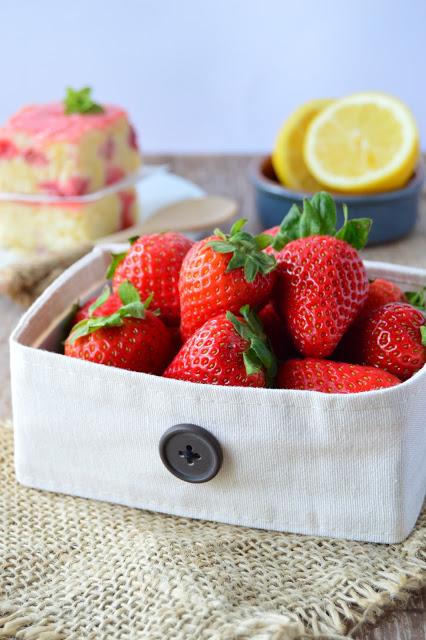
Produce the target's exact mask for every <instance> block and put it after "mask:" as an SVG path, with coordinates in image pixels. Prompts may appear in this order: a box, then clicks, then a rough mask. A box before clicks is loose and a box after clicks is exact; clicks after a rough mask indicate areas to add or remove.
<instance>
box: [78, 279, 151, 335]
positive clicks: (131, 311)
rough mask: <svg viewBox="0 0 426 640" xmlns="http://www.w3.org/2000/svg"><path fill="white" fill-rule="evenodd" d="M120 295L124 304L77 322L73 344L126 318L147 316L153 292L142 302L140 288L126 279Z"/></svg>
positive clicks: (119, 323) (116, 324) (117, 324)
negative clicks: (104, 314) (106, 312)
mask: <svg viewBox="0 0 426 640" xmlns="http://www.w3.org/2000/svg"><path fill="white" fill-rule="evenodd" d="M101 295H102V294H101ZM118 295H119V296H120V300H121V302H122V303H123V304H122V306H121V307H120V308H119V309H118V310H117V311H115V312H114V313H111V314H110V315H108V316H98V317H96V318H95V317H90V316H89V318H87V319H85V320H82V321H81V322H79V323H78V324H76V325H75V326H74V327H73V328H72V330H71V333H70V335H69V338H68V339H69V341H70V343H71V344H72V343H73V342H75V341H76V340H78V338H81V337H83V336H87V335H89V333H94V332H95V331H98V330H99V329H104V328H108V327H120V326H122V324H123V319H124V318H139V319H144V318H145V312H146V310H147V309H148V307H149V305H150V304H151V302H152V294H151V295H150V296H148V298H147V299H146V300H145V302H142V301H141V299H140V295H139V292H138V290H137V289H136V288H135V287H134V286H133V285H132V284H131V283H130V282H127V281H126V282H123V283H122V284H121V285H120V286H119V288H118ZM154 313H156V312H154ZM156 315H157V313H156Z"/></svg>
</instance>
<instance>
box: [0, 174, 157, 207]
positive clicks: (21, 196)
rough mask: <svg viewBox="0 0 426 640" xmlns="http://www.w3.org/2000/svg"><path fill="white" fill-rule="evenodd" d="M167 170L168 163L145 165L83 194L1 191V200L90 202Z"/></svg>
mask: <svg viewBox="0 0 426 640" xmlns="http://www.w3.org/2000/svg"><path fill="white" fill-rule="evenodd" d="M165 171H167V165H145V166H143V167H142V168H141V169H139V170H138V171H135V172H133V173H130V174H129V175H127V176H125V177H124V178H123V179H122V180H119V181H118V182H114V184H111V185H108V186H106V187H104V188H103V189H99V190H98V191H94V192H93V193H86V194H84V195H81V196H57V195H52V194H47V193H6V192H4V191H3V192H0V202H25V203H28V204H66V203H70V204H71V203H72V204H89V203H91V202H96V201H97V200H100V199H101V198H105V197H106V196H110V195H113V194H114V193H118V192H119V191H124V190H125V189H129V188H131V187H134V186H135V184H137V183H138V182H140V181H141V180H145V179H146V178H149V177H150V176H152V175H155V174H158V173H163V172H165Z"/></svg>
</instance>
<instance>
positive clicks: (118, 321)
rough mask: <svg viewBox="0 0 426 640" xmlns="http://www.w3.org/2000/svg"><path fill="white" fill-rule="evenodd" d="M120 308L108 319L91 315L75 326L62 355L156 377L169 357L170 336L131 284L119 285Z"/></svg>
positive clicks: (171, 351) (170, 351)
mask: <svg viewBox="0 0 426 640" xmlns="http://www.w3.org/2000/svg"><path fill="white" fill-rule="evenodd" d="M118 295H119V297H120V300H121V302H122V306H121V307H120V308H119V309H118V310H117V311H115V312H114V313H112V314H111V315H109V316H101V317H94V316H93V315H92V316H90V317H89V318H87V319H86V320H82V321H81V322H79V323H78V324H77V325H75V326H74V327H73V328H72V330H71V334H70V335H69V336H68V338H67V340H66V342H65V355H67V356H70V357H72V358H81V359H82V360H90V361H91V362H96V363H98V364H105V365H108V366H111V367H118V368H120V369H130V370H132V371H143V372H145V373H155V374H160V373H162V371H163V370H164V368H165V366H166V365H167V362H168V361H169V359H170V357H171V356H172V354H173V346H172V337H171V335H170V333H169V331H168V329H167V327H166V326H165V325H164V324H163V322H162V321H161V320H160V318H158V317H157V316H156V314H155V312H152V311H149V310H148V307H149V304H150V302H151V298H148V299H147V300H146V301H145V302H144V303H142V302H141V299H140V295H139V293H138V291H137V290H136V289H135V287H134V286H133V285H131V284H130V283H129V282H123V283H122V284H121V285H120V287H119V289H118Z"/></svg>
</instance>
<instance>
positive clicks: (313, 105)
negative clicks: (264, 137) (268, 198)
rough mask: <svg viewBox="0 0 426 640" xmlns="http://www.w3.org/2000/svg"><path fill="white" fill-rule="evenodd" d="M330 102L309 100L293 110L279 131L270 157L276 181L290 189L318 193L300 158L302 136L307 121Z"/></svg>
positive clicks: (318, 187)
mask: <svg viewBox="0 0 426 640" xmlns="http://www.w3.org/2000/svg"><path fill="white" fill-rule="evenodd" d="M331 103H332V100H326V99H324V100H311V101H310V102H306V103H305V104H303V105H302V106H301V107H299V108H298V109H296V111H294V113H292V114H291V116H290V117H289V118H288V119H287V120H286V121H285V122H284V124H283V126H282V127H281V129H280V131H279V133H278V136H277V139H276V142H275V148H274V151H273V153H272V166H273V167H274V171H275V173H276V175H277V178H278V180H279V181H280V182H281V183H282V184H284V185H285V186H286V187H289V188H290V189H296V190H298V191H308V192H311V193H313V192H314V191H319V190H320V189H321V185H320V184H319V183H318V182H317V181H316V180H315V178H314V177H313V176H312V175H311V173H310V172H309V170H308V168H307V166H306V163H305V158H304V155H303V147H304V142H305V134H306V130H307V129H308V127H309V125H310V123H311V121H312V120H313V118H315V116H316V115H318V113H320V111H321V110H322V109H324V107H326V106H328V105H329V104H331Z"/></svg>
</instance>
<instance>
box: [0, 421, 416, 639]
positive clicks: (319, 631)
mask: <svg viewBox="0 0 426 640" xmlns="http://www.w3.org/2000/svg"><path fill="white" fill-rule="evenodd" d="M0 461H1V462H0V564H1V586H0V589H1V595H0V601H1V602H0V606H1V612H2V616H3V617H1V616H0V638H8V637H17V638H23V639H27V640H61V639H63V638H70V639H73V640H94V639H95V638H96V640H103V639H108V640H118V639H120V640H133V639H139V638H140V639H145V638H146V639H149V640H186V639H188V640H201V639H203V640H204V639H206V640H207V639H208V640H248V639H250V640H291V639H296V638H298V639H299V638H300V639H302V638H317V637H323V638H342V637H349V636H348V634H349V635H350V636H352V634H353V633H354V632H355V630H356V628H358V627H359V625H360V624H362V623H363V622H364V621H367V620H369V621H371V620H373V619H376V618H377V617H378V616H379V615H380V614H381V613H382V612H383V609H384V608H385V607H389V606H392V603H395V602H396V601H400V600H402V599H404V598H406V597H407V595H408V593H409V592H410V591H411V590H414V589H418V588H420V587H421V586H422V585H423V584H425V582H426V510H425V511H424V512H423V515H422V517H421V518H420V521H419V522H418V524H417V528H416V530H415V532H414V533H413V534H412V535H411V536H410V538H409V539H408V540H406V542H404V543H403V544H400V545H392V546H384V545H376V544H366V543H357V542H346V541H339V540H331V539H325V538H310V537H303V536H297V535H289V534H284V533H274V532H268V531H259V530H252V529H244V528H239V527H231V526H226V525H219V524H214V523H210V522H199V521H194V520H185V519H183V518H174V517H171V516H165V515H159V514H156V513H151V512H147V511H139V510H136V509H129V508H125V507H120V506H117V505H111V504H106V503H100V502H94V501H90V500H83V499H76V498H72V497H68V496H62V495H56V494H52V493H46V492H41V491H36V490H32V489H26V488H24V487H21V486H19V485H18V484H17V483H16V482H15V479H14V471H13V432H12V429H11V428H10V427H9V428H7V427H0Z"/></svg>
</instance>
